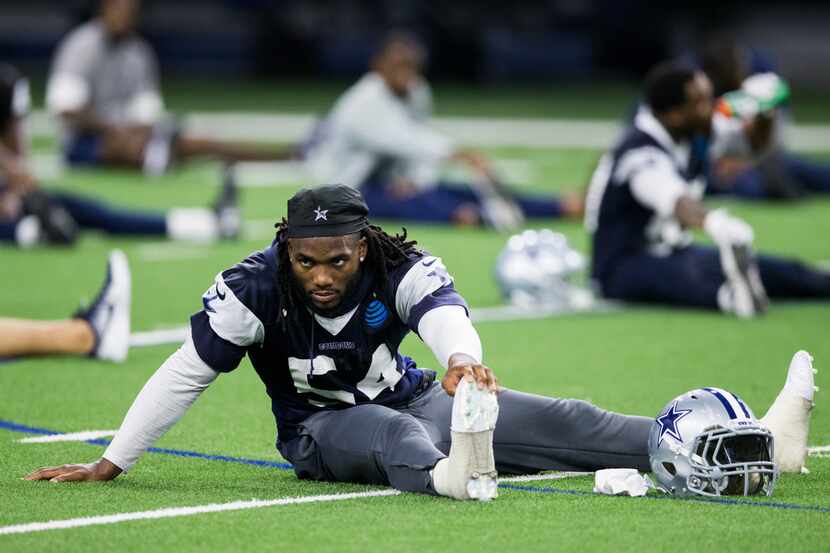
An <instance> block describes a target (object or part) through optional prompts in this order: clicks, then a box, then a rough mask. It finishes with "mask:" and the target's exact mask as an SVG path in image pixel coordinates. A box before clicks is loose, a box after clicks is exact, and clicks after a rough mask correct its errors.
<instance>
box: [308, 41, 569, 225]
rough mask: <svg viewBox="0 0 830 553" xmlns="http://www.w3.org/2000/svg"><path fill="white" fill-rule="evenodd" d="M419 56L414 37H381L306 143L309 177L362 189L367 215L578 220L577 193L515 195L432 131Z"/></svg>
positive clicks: (466, 221)
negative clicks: (469, 177)
mask: <svg viewBox="0 0 830 553" xmlns="http://www.w3.org/2000/svg"><path fill="white" fill-rule="evenodd" d="M424 57H425V51H424V47H423V46H422V45H421V43H420V42H419V41H418V40H417V39H416V38H415V37H414V36H412V35H408V34H402V33H394V34H392V35H390V36H389V37H388V38H387V39H386V41H385V42H384V43H383V44H382V45H381V47H380V48H379V50H378V52H377V54H376V55H375V57H374V59H373V61H372V70H371V71H370V72H369V73H367V74H366V75H365V76H364V77H363V78H362V79H360V80H359V81H358V82H357V83H356V84H355V85H354V86H352V87H351V88H350V89H349V90H347V91H346V92H345V93H344V94H343V96H341V97H340V99H339V100H338V101H337V102H336V103H335V104H334V107H333V108H332V110H331V112H330V113H329V114H328V116H327V117H326V118H325V120H324V121H322V122H321V123H320V124H319V125H318V126H317V128H316V129H315V131H314V133H313V135H312V137H311V139H310V140H309V142H308V144H307V145H306V147H305V159H306V165H307V167H308V169H309V172H310V173H311V174H312V175H313V178H314V179H315V180H316V181H317V182H332V181H337V182H342V183H343V184H347V185H349V186H354V187H357V188H360V190H361V191H362V192H363V196H364V197H365V198H366V203H367V204H368V205H369V209H371V210H372V214H373V215H374V216H375V217H378V218H385V219H406V220H413V221H427V222H438V223H449V222H452V223H456V224H461V225H491V226H497V227H512V226H515V225H516V224H517V223H518V222H519V221H520V220H521V218H522V217H532V218H552V217H579V216H581V214H582V196H581V194H571V195H567V196H564V197H562V198H560V199H557V198H555V197H554V195H553V194H550V195H547V196H544V197H542V196H529V195H523V194H518V193H513V192H511V191H510V190H508V189H506V188H504V187H503V186H501V185H500V184H499V183H498V179H497V178H496V176H495V173H494V172H493V169H492V167H491V164H490V162H489V161H488V160H487V159H486V158H485V157H484V156H482V155H481V154H479V153H477V152H474V151H470V150H464V149H461V148H459V147H458V145H456V144H454V143H453V141H452V140H451V139H450V138H449V137H447V136H445V135H443V134H441V133H440V132H438V131H436V130H434V129H433V128H431V127H430V126H429V124H428V119H429V115H430V112H431V109H432V99H431V94H430V89H429V85H428V83H427V82H426V80H425V79H424V77H423V75H422V73H421V71H422V68H423V65H424ZM448 162H453V163H460V164H463V165H464V166H466V167H467V168H469V169H470V170H471V171H472V173H473V174H474V175H476V180H474V181H472V182H467V183H453V182H446V181H443V180H440V175H439V172H440V170H441V168H442V167H443V166H444V165H445V164H446V163H448Z"/></svg>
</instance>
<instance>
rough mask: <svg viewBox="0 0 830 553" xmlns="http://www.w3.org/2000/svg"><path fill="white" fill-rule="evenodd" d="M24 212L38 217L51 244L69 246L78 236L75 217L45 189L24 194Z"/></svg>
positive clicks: (45, 236) (42, 230) (42, 229)
mask: <svg viewBox="0 0 830 553" xmlns="http://www.w3.org/2000/svg"><path fill="white" fill-rule="evenodd" d="M23 213H24V214H26V215H32V216H34V217H35V218H36V219H37V221H38V222H39V223H40V229H41V233H42V236H43V238H45V240H46V242H48V243H49V244H57V245H60V246H69V245H71V244H72V243H74V242H75V240H76V239H77V238H78V224H77V223H76V222H75V219H73V218H72V215H70V214H69V212H68V211H67V210H66V208H64V207H63V206H62V205H60V204H59V203H58V202H56V201H55V200H53V199H52V198H51V197H50V196H49V194H47V193H46V192H44V191H43V190H33V191H31V192H29V193H27V194H26V195H25V196H23Z"/></svg>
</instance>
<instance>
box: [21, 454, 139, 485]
mask: <svg viewBox="0 0 830 553" xmlns="http://www.w3.org/2000/svg"><path fill="white" fill-rule="evenodd" d="M121 472H122V471H121V469H120V468H119V467H118V466H117V465H115V464H114V463H113V462H111V461H109V460H108V459H105V458H103V457H102V458H101V459H99V460H98V461H95V462H94V463H87V464H78V465H62V466H59V467H44V468H40V469H37V470H36V471H34V472H32V473H30V474H28V475H26V476H25V477H24V480H48V481H50V482H104V481H108V480H112V479H114V478H116V477H117V476H118V475H119V474H121Z"/></svg>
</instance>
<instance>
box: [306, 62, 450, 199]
mask: <svg viewBox="0 0 830 553" xmlns="http://www.w3.org/2000/svg"><path fill="white" fill-rule="evenodd" d="M430 110H431V94H430V92H429V87H428V85H427V84H426V83H425V82H422V83H421V84H420V85H418V86H416V87H415V89H414V90H413V91H412V92H411V93H410V94H409V96H408V98H406V99H401V98H399V97H398V96H396V95H395V94H393V93H392V91H391V90H389V88H388V87H387V86H386V83H385V81H384V80H383V78H382V77H381V76H380V75H378V74H377V73H374V72H371V73H368V74H367V75H365V76H364V77H363V78H361V79H360V80H359V81H358V82H357V83H356V84H354V85H353V86H352V87H351V88H349V89H348V90H347V91H346V92H345V93H344V94H343V95H342V96H341V97H340V98H339V99H338V100H337V102H336V103H335V104H334V107H333V108H332V110H331V112H330V113H329V114H328V116H327V117H326V118H325V120H323V121H322V122H321V123H320V124H319V125H318V127H317V129H316V130H315V133H314V136H313V137H312V139H311V141H310V143H309V145H308V150H307V152H306V167H307V169H308V171H309V172H310V174H311V175H312V177H313V178H314V180H315V181H316V182H321V183H339V184H346V185H348V186H353V187H360V186H361V185H363V184H364V183H365V181H366V179H368V178H369V177H370V176H371V175H372V174H373V173H374V172H375V171H378V170H380V169H385V170H389V171H391V172H392V173H393V174H399V175H402V176H406V177H407V178H409V179H411V180H412V181H413V182H415V183H416V184H418V185H421V186H428V185H429V184H431V183H432V182H434V181H435V180H436V176H437V171H438V166H439V165H440V163H441V162H442V161H444V160H445V159H446V158H447V157H449V156H450V155H452V153H453V149H454V145H453V141H452V140H451V139H450V138H448V137H446V136H444V135H443V134H441V133H439V132H437V131H435V130H434V129H432V128H430V127H429V126H428V125H427V117H428V115H429V112H430Z"/></svg>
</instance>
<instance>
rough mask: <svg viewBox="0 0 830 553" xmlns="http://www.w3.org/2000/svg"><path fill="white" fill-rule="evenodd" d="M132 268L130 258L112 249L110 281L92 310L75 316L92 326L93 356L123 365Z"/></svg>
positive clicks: (126, 341) (127, 345)
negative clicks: (93, 338) (93, 337)
mask: <svg viewBox="0 0 830 553" xmlns="http://www.w3.org/2000/svg"><path fill="white" fill-rule="evenodd" d="M131 288H132V284H131V278H130V268H129V265H128V264H127V256H126V255H124V252H122V251H121V250H113V251H112V252H111V253H110V256H109V262H108V263H107V278H106V280H105V281H104V285H103V286H102V287H101V290H100V291H99V292H98V296H97V297H96V298H95V301H94V302H92V304H91V305H90V307H89V308H87V309H85V310H82V311H79V312H78V313H76V314H75V318H76V319H83V320H85V321H86V322H87V323H89V326H90V327H92V332H93V334H94V335H95V346H94V347H93V349H92V352H91V353H90V356H91V357H97V358H98V359H105V360H108V361H115V362H116V363H120V362H122V361H124V360H125V359H127V351H128V349H129V341H130V304H131V301H132V298H131Z"/></svg>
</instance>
